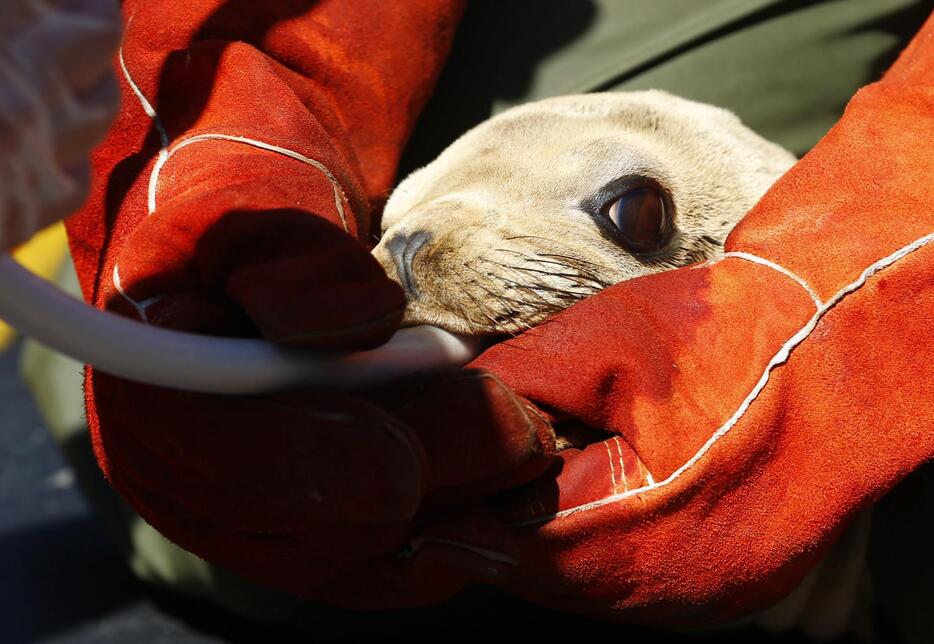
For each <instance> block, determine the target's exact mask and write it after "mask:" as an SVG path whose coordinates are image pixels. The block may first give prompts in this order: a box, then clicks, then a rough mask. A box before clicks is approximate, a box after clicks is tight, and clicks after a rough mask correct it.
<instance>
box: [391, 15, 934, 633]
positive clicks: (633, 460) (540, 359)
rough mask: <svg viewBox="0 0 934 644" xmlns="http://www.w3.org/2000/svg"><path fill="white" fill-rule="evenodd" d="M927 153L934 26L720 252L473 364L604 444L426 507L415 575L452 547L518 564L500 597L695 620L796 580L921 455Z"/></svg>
mask: <svg viewBox="0 0 934 644" xmlns="http://www.w3.org/2000/svg"><path fill="white" fill-rule="evenodd" d="M932 149H934V18H931V19H929V20H928V22H927V24H926V25H925V27H924V28H923V30H922V31H921V33H920V34H919V35H918V36H917V37H916V38H915V40H914V41H913V43H912V44H911V45H910V46H909V47H908V49H907V50H906V51H905V52H904V53H903V54H902V55H901V57H900V59H899V61H898V62H897V63H896V64H895V65H894V67H893V68H892V69H891V70H890V71H889V72H888V73H887V74H886V76H885V78H884V79H883V80H882V81H881V82H879V83H876V84H874V85H871V86H869V87H867V88H865V89H863V90H861V91H860V92H859V93H858V94H857V95H856V96H855V97H854V98H853V100H852V101H851V103H850V105H849V106H848V108H847V110H846V113H845V115H844V116H843V118H842V119H841V121H840V122H839V123H838V124H837V125H836V126H835V127H834V128H833V129H832V130H831V132H830V133H829V134H827V135H826V137H825V138H824V139H823V140H822V141H821V142H820V143H819V144H818V145H817V147H815V148H814V150H813V151H812V152H810V153H809V154H808V155H807V156H805V157H804V158H803V159H802V160H801V161H800V162H799V163H798V164H797V165H796V166H795V167H794V168H793V169H792V170H791V171H790V172H789V173H788V174H787V175H786V176H785V177H784V178H782V179H781V180H780V181H779V182H778V183H777V185H775V186H774V187H773V189H772V190H771V191H770V192H769V193H768V194H767V195H766V196H765V197H764V198H763V199H762V201H761V202H760V203H759V204H758V205H757V206H756V207H755V208H754V209H753V211H752V212H751V213H750V214H749V215H748V216H747V217H746V218H745V219H744V220H743V222H742V223H741V224H740V225H739V226H738V227H737V229H736V230H735V231H734V232H733V233H732V235H731V236H730V238H729V239H728V241H727V244H726V250H727V251H728V252H727V254H726V257H725V258H724V259H722V260H721V261H719V262H716V263H713V264H707V265H701V266H696V267H688V268H684V269H681V270H678V271H674V272H667V273H663V274H657V275H653V276H649V277H645V278H642V279H638V280H634V281H631V282H626V283H623V284H619V285H617V286H615V287H612V288H609V289H607V290H606V291H604V292H602V293H600V294H598V295H597V296H595V297H593V298H591V299H588V300H586V301H583V302H581V303H579V304H577V305H575V306H573V307H571V308H570V309H568V310H566V311H565V312H564V313H562V314H560V315H558V316H557V317H555V318H554V319H552V320H550V321H549V323H547V324H545V325H542V326H541V327H539V328H536V329H534V330H532V331H530V332H528V333H526V334H524V335H523V336H520V337H518V338H516V339H514V340H509V341H507V342H505V343H503V344H501V345H498V346H496V347H494V348H492V349H491V350H489V351H488V352H486V353H485V354H484V355H482V356H481V357H480V358H479V359H478V360H476V361H475V362H474V363H473V364H472V365H470V366H471V367H475V368H482V369H486V370H489V371H491V372H492V373H494V374H496V375H498V376H499V377H500V378H502V379H503V381H504V382H505V383H506V384H507V385H508V386H510V387H511V388H512V389H513V390H514V391H515V392H516V393H517V394H518V395H520V396H523V397H525V398H527V399H529V400H530V401H531V402H532V403H533V404H535V405H538V406H540V407H542V408H544V409H547V410H549V413H550V414H551V415H552V417H554V418H555V419H557V420H560V419H565V422H564V423H560V422H559V423H557V424H556V430H557V432H558V433H559V434H561V433H565V434H572V433H574V432H576V430H577V429H579V426H580V425H581V424H583V425H585V426H588V427H590V428H598V429H599V430H605V431H606V432H609V435H604V438H605V440H596V441H593V442H592V443H591V444H589V445H586V446H584V447H583V448H581V449H568V450H565V451H563V452H561V453H560V454H559V458H558V462H557V463H556V465H555V466H554V468H553V470H551V471H550V473H549V474H548V475H546V476H544V477H543V478H542V479H540V480H538V481H536V482H535V483H533V484H531V485H529V486H525V487H522V488H520V489H517V490H514V491H512V492H509V493H506V494H503V495H500V496H498V497H497V498H495V499H492V500H491V501H490V502H489V503H488V504H486V505H485V506H482V507H478V506H471V507H469V508H465V509H464V510H463V511H461V512H460V513H450V512H449V513H447V514H445V515H443V516H437V517H434V521H433V522H431V523H429V524H427V525H426V526H425V527H424V528H423V532H422V534H421V537H420V539H418V540H416V541H415V542H414V545H413V553H412V555H411V557H410V559H409V562H410V569H409V571H408V574H409V575H410V576H409V577H408V579H409V580H410V581H411V583H413V584H417V583H418V580H421V579H425V578H430V577H431V575H432V574H434V575H437V576H441V575H444V574H450V573H449V571H448V570H447V569H445V568H443V567H440V566H437V565H436V564H435V563H434V562H435V559H436V557H437V553H438V551H439V550H440V549H444V548H450V547H451V545H450V544H452V543H456V544H459V545H458V546H457V547H460V548H462V549H464V550H466V549H467V547H468V546H469V545H470V544H472V545H473V546H474V547H475V548H476V549H478V550H479V549H482V550H483V552H485V553H487V554H488V555H489V556H490V557H491V559H493V558H494V557H493V555H494V554H495V559H496V560H497V561H499V562H501V563H500V564H499V566H500V568H502V567H504V566H505V567H512V568H513V571H512V573H511V574H509V573H507V572H504V571H500V573H499V577H498V579H499V580H500V583H502V584H503V585H504V586H505V587H507V588H508V589H510V590H511V591H513V592H515V593H518V594H520V595H522V596H524V597H526V598H529V599H531V600H533V601H535V602H538V603H542V604H546V605H549V606H552V607H556V608H560V609H563V610H570V611H575V612H579V613H583V614H587V615H591V616H599V617H603V618H610V619H617V620H627V621H637V622H648V623H655V624H665V625H667V626H671V625H682V626H688V625H697V624H702V623H711V622H719V621H724V620H728V619H731V618H735V617H737V616H740V615H744V614H749V613H752V612H754V611H757V610H760V609H762V608H765V607H767V606H770V605H772V604H773V603H774V602H776V601H777V600H779V599H780V598H781V597H783V596H784V595H785V594H786V593H788V592H789V591H790V590H791V589H792V588H794V587H795V585H796V584H798V583H799V582H800V581H801V579H802V578H803V577H804V576H805V574H806V573H807V572H808V571H809V570H811V569H812V567H813V566H814V565H815V563H816V562H817V561H818V560H819V559H820V558H821V557H822V556H823V555H824V554H825V553H826V552H827V551H828V548H829V547H830V546H831V544H832V543H833V542H834V540H835V539H836V538H837V537H838V536H839V535H840V533H841V531H842V530H843V529H844V528H845V527H846V525H847V523H848V522H849V521H850V520H851V519H852V517H854V516H855V515H856V514H857V513H858V512H859V511H861V510H862V509H864V508H866V507H867V506H869V505H870V504H871V503H873V502H874V501H875V500H877V499H878V498H879V497H880V496H881V495H883V494H884V493H886V492H887V491H888V490H890V489H891V488H892V487H893V486H895V485H896V484H897V483H898V482H899V481H900V480H901V479H902V478H903V477H904V476H906V475H907V474H908V473H910V472H911V471H912V470H913V469H915V468H917V467H918V466H919V465H921V464H922V463H924V462H925V461H927V460H929V459H931V458H932V457H934V335H932V328H934V327H932V321H934V193H932V191H931V189H930V185H931V177H932V168H934V166H932V162H931V150H932ZM502 562H506V563H505V564H504V563H502ZM433 568H434V572H431V570H432V569H433ZM439 568H440V569H439ZM399 574H400V575H403V576H404V575H405V574H406V571H402V572H401V573H399ZM503 579H505V581H502V580H503Z"/></svg>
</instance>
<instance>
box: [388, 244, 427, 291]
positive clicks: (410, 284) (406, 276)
mask: <svg viewBox="0 0 934 644" xmlns="http://www.w3.org/2000/svg"><path fill="white" fill-rule="evenodd" d="M429 239H431V234H430V233H427V232H425V231H424V230H419V231H416V232H414V233H400V234H398V235H396V236H395V237H393V238H392V239H390V240H389V241H388V242H387V243H386V250H388V251H389V254H390V255H391V256H392V261H393V262H394V263H395V265H396V272H398V273H399V280H400V281H401V282H402V288H404V289H405V292H406V293H407V294H408V295H409V297H411V298H412V299H417V298H418V289H417V288H416V287H415V275H414V273H413V272H412V262H413V260H414V259H415V255H416V253H418V251H419V250H420V249H421V248H422V246H424V245H425V242H427V241H428V240H429Z"/></svg>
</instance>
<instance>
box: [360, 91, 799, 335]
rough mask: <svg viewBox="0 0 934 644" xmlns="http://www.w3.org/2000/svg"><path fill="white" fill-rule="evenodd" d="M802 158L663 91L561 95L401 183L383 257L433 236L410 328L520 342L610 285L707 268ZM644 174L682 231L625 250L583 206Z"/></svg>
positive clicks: (418, 274) (471, 135) (389, 207)
mask: <svg viewBox="0 0 934 644" xmlns="http://www.w3.org/2000/svg"><path fill="white" fill-rule="evenodd" d="M794 161H795V159H794V157H793V156H792V155H791V154H790V153H788V152H786V151H785V150H783V149H782V148H780V147H778V146H777V145H775V144H773V143H770V142H768V141H766V140H764V139H763V138H761V137H759V136H758V135H756V134H755V133H753V132H752V131H751V130H749V129H748V128H746V127H745V126H743V125H742V124H741V123H740V121H739V119H737V118H736V116H734V115H733V114H732V113H730V112H728V111H726V110H723V109H719V108H716V107H712V106H709V105H704V104H700V103H695V102H692V101H687V100H685V99H681V98H678V97H676V96H672V95H671V94H667V93H665V92H660V91H645V92H631V93H621V92H618V93H604V94H587V95H580V96H563V97H559V98H552V99H548V100H544V101H540V102H536V103H530V104H527V105H523V106H521V107H517V108H514V109H511V110H508V111H506V112H503V113H502V114H500V115H498V116H496V117H494V118H491V119H489V120H488V121H485V122H483V123H481V124H480V125H478V126H477V127H475V128H473V129H472V130H470V131H469V132H467V133H466V134H464V135H463V136H462V137H460V138H459V139H458V140H457V141H455V142H454V143H453V144H451V145H450V146H449V147H448V148H447V149H446V150H445V151H444V152H442V154H441V155H440V156H439V157H438V158H437V159H436V160H435V161H434V162H432V163H430V164H429V165H427V166H426V167H424V168H422V169H420V170H418V171H417V172H415V173H413V174H412V175H410V176H409V177H408V178H407V179H405V180H404V181H403V182H402V183H401V184H400V185H399V187H398V188H397V189H396V191H395V192H394V193H393V194H392V196H391V197H390V199H389V201H388V203H387V204H386V209H385V213H384V216H383V235H382V241H381V243H380V244H379V246H377V248H376V249H375V250H374V254H375V256H376V257H377V259H379V261H380V262H381V263H382V264H383V266H384V267H385V268H386V270H387V272H388V273H389V275H390V276H391V277H393V278H394V279H397V280H399V275H398V274H397V271H396V267H395V265H394V262H393V261H392V258H391V257H390V254H389V252H388V250H387V248H386V245H387V241H388V240H390V239H392V238H393V237H395V236H397V235H400V234H403V235H404V234H411V233H412V232H414V231H418V230H424V231H427V232H429V233H430V234H431V240H430V242H428V243H426V244H425V246H424V247H423V248H422V249H421V250H420V251H419V252H418V253H417V254H416V255H415V260H414V262H413V274H414V278H415V282H416V284H417V287H418V295H417V297H411V298H410V303H409V307H408V309H407V314H406V321H407V322H408V323H411V324H432V325H435V326H440V327H443V328H446V329H449V330H451V331H455V332H461V333H468V334H472V335H488V334H502V333H516V332H519V331H522V330H523V329H525V328H528V327H529V326H532V325H535V324H537V323H539V322H541V321H542V320H544V319H545V318H546V317H548V316H549V315H551V314H553V313H554V312H556V311H558V310H560V309H563V308H565V307H566V306H568V305H570V304H572V303H573V302H575V301H577V300H579V299H581V298H583V297H586V296H587V295H590V294H592V293H594V292H596V291H598V290H600V289H601V288H604V287H606V286H608V285H610V284H614V283H616V282H620V281H622V280H626V279H630V278H633V277H638V276H640V275H645V274H647V273H652V272H657V271H660V270H665V269H669V268H674V267H677V266H681V265H684V264H689V263H692V262H696V261H700V260H703V259H706V258H708V257H710V256H712V255H714V254H716V253H718V252H720V249H721V248H722V243H723V240H724V239H725V238H726V235H727V234H728V233H729V231H730V230H731V229H732V228H733V226H734V225H735V224H736V223H737V222H738V221H739V220H740V218H741V217H742V216H743V214H744V213H745V212H746V211H747V210H748V209H749V208H750V207H751V206H752V205H753V204H754V203H755V202H756V201H757V200H758V199H759V197H760V196H761V195H762V194H763V193H764V192H765V191H766V190H767V189H768V188H769V186H771V185H772V183H773V182H774V181H775V180H776V179H777V178H778V177H779V176H780V175H781V174H782V173H784V172H785V170H787V169H788V168H789V167H790V166H791V165H792V164H793V163H794ZM627 175H642V176H647V177H650V178H652V179H654V180H655V181H657V182H658V183H659V184H661V186H662V187H663V188H664V189H665V190H667V192H668V193H669V194H670V196H671V200H672V203H673V205H674V210H675V227H676V234H675V236H674V238H673V240H672V242H671V244H670V246H669V247H668V248H667V249H665V250H664V251H663V252H661V253H659V254H657V255H653V256H652V257H642V258H640V257H637V256H634V255H633V254H631V253H629V252H627V251H626V250H625V249H624V248H622V247H621V246H620V245H619V244H618V243H617V242H616V241H614V239H613V238H612V237H611V236H610V235H608V234H606V233H605V232H604V231H603V230H602V229H601V228H600V227H599V226H598V225H597V224H596V223H595V221H594V216H593V214H592V213H588V212H585V209H583V208H582V206H581V204H582V203H583V202H585V201H586V200H587V199H588V197H591V196H592V195H594V194H595V193H597V192H598V190H599V189H600V188H601V187H602V186H604V185H605V184H607V183H608V182H610V181H612V180H614V179H618V178H620V177H624V176H627Z"/></svg>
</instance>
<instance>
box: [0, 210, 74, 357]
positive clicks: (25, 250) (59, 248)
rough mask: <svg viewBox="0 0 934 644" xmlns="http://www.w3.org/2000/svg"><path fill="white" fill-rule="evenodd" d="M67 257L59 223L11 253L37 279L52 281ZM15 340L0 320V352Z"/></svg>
mask: <svg viewBox="0 0 934 644" xmlns="http://www.w3.org/2000/svg"><path fill="white" fill-rule="evenodd" d="M67 256H68V238H67V237H66V236H65V226H64V225H62V223H61V222H59V223H57V224H54V225H52V226H49V227H48V228H46V229H44V230H42V231H40V232H38V233H36V235H35V236H34V237H33V238H32V239H30V240H29V241H28V242H27V243H25V244H23V245H22V246H20V247H19V248H18V249H16V251H15V252H14V253H13V257H14V258H15V259H16V261H18V262H19V263H20V264H22V265H23V266H25V267H26V268H28V269H29V270H30V271H32V272H33V273H35V274H36V275H38V276H39V277H42V278H45V279H47V280H50V281H51V280H52V279H53V278H54V277H55V275H56V273H57V272H58V269H59V268H60V267H61V265H62V262H63V261H64V260H65V258H66V257H67ZM15 339H16V331H15V330H14V329H12V328H11V327H10V326H8V325H7V324H6V323H4V322H3V320H0V352H2V351H4V350H5V349H7V348H8V347H9V346H10V344H11V343H12V342H13V340H15Z"/></svg>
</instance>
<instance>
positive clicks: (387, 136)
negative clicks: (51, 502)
mask: <svg viewBox="0 0 934 644" xmlns="http://www.w3.org/2000/svg"><path fill="white" fill-rule="evenodd" d="M461 4H462V3H461V2H458V1H456V0H420V1H419V2H406V3H383V2H379V1H373V2H356V3H351V4H348V3H344V2H339V1H333V0H332V1H330V2H318V3H314V4H313V6H311V7H310V8H308V7H304V6H302V7H297V6H296V5H295V3H289V2H276V3H271V4H270V3H255V2H251V1H249V0H243V1H242V2H240V1H237V2H230V1H229V0H228V1H225V2H217V1H213V0H195V1H194V2H193V1H192V0H178V2H173V3H168V5H167V4H166V3H157V4H153V3H147V2H136V1H134V2H125V3H124V5H123V10H124V13H125V15H126V16H128V17H129V16H132V20H129V21H128V25H127V30H126V36H125V40H124V44H123V49H122V51H121V70H122V71H123V74H124V79H123V80H124V83H123V95H124V105H123V109H122V112H121V115H120V118H119V120H118V122H117V123H116V125H115V126H114V128H113V129H112V131H111V133H110V135H109V138H108V140H107V141H106V142H105V144H104V145H103V146H102V147H101V148H100V149H99V150H98V151H97V152H96V154H95V168H96V178H97V179H98V180H97V181H96V182H95V188H94V194H93V195H92V198H91V200H90V201H89V203H88V205H87V207H86V208H85V209H84V210H83V211H81V212H80V213H78V214H77V215H76V216H75V217H73V218H72V219H71V220H69V222H68V229H69V234H70V238H71V242H72V250H73V254H74V257H75V262H76V266H77V269H78V273H79V276H80V278H81V281H82V288H83V290H84V293H85V295H86V297H87V298H88V299H89V300H91V301H92V302H93V303H95V304H96V305H97V306H100V307H104V308H108V309H111V310H113V311H117V312H120V313H122V314H125V315H128V316H133V317H138V318H140V319H142V320H144V321H146V322H148V323H150V324H157V325H160V326H166V327H171V328H176V329H184V330H190V331H199V332H204V333H215V334H256V333H259V334H261V335H263V336H265V337H267V338H270V339H273V340H276V341H278V342H282V343H287V344H292V345H300V346H311V347H317V348H322V347H327V348H340V349H347V350H356V349H363V348H368V347H373V346H376V345H378V344H380V343H382V342H384V341H385V340H386V339H387V338H388V337H389V336H390V335H391V334H392V333H393V332H394V331H395V329H396V327H397V325H398V322H399V320H400V318H401V314H402V309H403V307H404V303H405V302H404V299H403V296H402V293H401V290H400V289H399V287H398V286H397V285H396V284H394V283H393V282H391V281H390V280H389V279H388V278H387V277H386V276H385V274H384V273H383V272H382V269H381V268H380V266H379V265H378V264H377V263H376V261H375V260H374V259H373V258H372V257H371V256H370V254H369V252H368V250H367V248H366V246H365V242H366V240H367V236H368V234H369V230H370V221H369V218H370V213H371V212H372V211H373V209H374V208H375V207H377V206H378V205H379V203H380V202H381V200H382V199H384V198H385V195H386V193H387V192H388V189H389V186H390V182H391V181H392V178H393V175H394V173H395V165H396V163H397V160H398V156H399V153H400V151H401V147H402V145H403V143H404V142H405V140H406V138H407V136H408V133H409V131H410V130H411V127H412V125H413V123H414V120H415V117H416V116H417V114H418V112H419V110H420V108H421V106H422V105H423V104H424V102H425V100H426V99H427V97H428V95H429V94H430V89H431V85H432V84H433V82H434V79H435V77H436V75H437V73H438V70H439V69H440V65H441V63H442V61H443V59H444V56H445V55H446V53H447V49H448V47H449V44H450V40H451V37H452V35H453V28H454V25H455V24H456V21H457V19H458V17H459V14H460V11H461ZM166 16H172V17H173V18H172V29H171V30H165V29H164V28H163V27H164V24H165V22H166ZM335 25H340V29H335V27H334V26H335ZM86 384H87V387H86V395H87V409H88V420H89V425H90V428H91V432H92V436H93V439H94V445H95V449H96V453H97V457H98V460H99V462H100V464H101V466H102V468H103V470H104V472H105V474H106V475H107V477H108V479H109V480H110V481H111V483H112V484H113V485H114V487H116V488H117V490H118V491H120V492H121V494H123V495H124V496H125V497H126V498H127V499H128V500H129V501H130V502H131V503H132V504H133V505H134V507H135V508H136V509H137V510H138V511H139V512H140V514H141V515H142V516H143V517H144V518H145V519H146V520H147V521H149V522H150V523H151V524H152V525H154V526H155V527H156V528H157V529H159V530H160V531H161V532H163V533H164V534H165V535H166V536H168V537H169V538H170V539H172V540H173V541H175V542H177V543H178V544H180V545H181V546H183V547H185V548H187V549H189V550H191V551H193V552H195V553H196V554H199V555H201V556H203V557H205V558H208V559H210V560H212V561H214V562H216V563H219V564H222V565H225V566H226V567H228V568H230V569H232V570H234V571H236V572H239V573H241V574H243V575H245V576H248V577H250V578H252V579H254V580H257V581H259V582H261V583H265V584H271V585H276V586H279V587H281V588H286V589H288V590H291V591H293V592H296V593H300V594H303V595H306V596H327V594H328V592H329V588H330V587H331V586H332V585H333V584H334V583H340V584H344V583H347V580H349V579H351V578H354V577H355V576H363V577H365V576H366V574H367V568H368V566H369V564H368V561H369V560H371V559H373V558H375V557H379V556H381V555H383V554H385V553H387V552H391V551H394V550H396V549H397V548H399V547H400V546H403V545H404V544H405V543H406V542H407V540H408V538H409V537H410V536H411V533H412V530H413V527H412V522H413V521H414V520H415V519H416V515H417V513H418V512H419V511H420V510H421V508H422V507H423V506H426V505H427V506H430V507H435V508H437V507H442V506H445V505H449V504H451V503H453V502H455V501H458V500H461V499H463V498H464V497H471V496H477V495H481V494H489V493H491V492H492V491H495V490H498V489H504V488H506V487H510V486H512V485H515V484H516V483H518V482H523V481H528V480H530V479H532V478H534V477H535V476H537V475H538V474H540V473H541V472H542V471H543V470H544V469H545V467H547V465H548V463H549V454H550V452H551V451H552V450H553V435H552V433H551V432H550V427H549V426H548V424H547V422H545V421H543V420H540V419H539V418H538V417H536V416H535V415H534V414H531V413H530V412H528V411H527V410H526V407H525V404H524V401H522V400H521V399H519V398H518V397H516V396H514V395H513V394H512V393H511V392H509V391H508V390H507V389H505V388H504V387H502V386H501V384H500V383H499V382H498V381H496V380H495V379H492V378H488V377H474V376H470V375H464V374H456V376H455V377H454V378H453V379H451V380H449V381H443V380H442V381H436V382H434V384H432V385H431V386H427V387H426V386H413V387H406V388H402V389H396V390H395V391H393V392H392V394H391V395H389V394H388V393H386V392H384V394H385V395H386V397H385V402H381V401H379V400H375V399H374V400H367V399H363V398H358V397H350V396H341V395H336V394H328V395H317V394H309V393H306V392H301V393H293V394H282V395H277V396H268V397H240V398H230V397H223V396H205V395H194V394H190V393H184V392H177V391H170V390H166V389H159V388H155V387H147V386H143V385H139V384H135V383H130V382H126V381H123V380H120V379H118V378H115V377H111V376H108V375H106V374H104V373H101V372H98V371H96V370H93V369H90V370H89V372H88V377H87V383H86ZM453 387H457V391H458V400H457V405H458V406H459V408H460V413H459V415H458V416H457V417H456V418H454V419H449V418H447V417H446V415H445V414H446V413H447V411H449V410H448V409H447V408H445V409H444V411H443V412H442V410H441V409H439V408H438V406H437V405H438V400H443V399H445V398H446V396H445V392H446V391H448V390H450V389H452V388H453ZM465 389H466V392H467V393H465V391H464V390H465ZM390 404H391V405H393V407H392V408H391V410H387V405H390ZM400 405H401V406H402V407H404V409H399V406H400ZM391 411H394V412H395V413H391ZM473 427H480V428H488V429H490V430H491V431H492V432H493V433H487V432H484V431H482V430H477V431H475V432H474V431H472V429H471V428H473ZM503 427H505V428H507V431H506V432H505V433H499V430H500V428H503ZM468 430H470V431H468ZM467 574H471V573H469V571H468V573H467ZM479 574H482V570H481V571H480V573H479ZM335 580H336V581H335ZM439 592H440V593H442V594H443V592H444V591H443V589H439Z"/></svg>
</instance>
